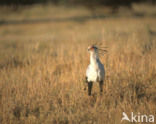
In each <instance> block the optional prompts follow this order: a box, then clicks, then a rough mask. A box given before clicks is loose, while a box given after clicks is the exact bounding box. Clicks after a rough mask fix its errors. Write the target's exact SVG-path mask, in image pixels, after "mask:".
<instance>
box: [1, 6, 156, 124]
mask: <svg viewBox="0 0 156 124" xmlns="http://www.w3.org/2000/svg"><path fill="white" fill-rule="evenodd" d="M0 9H1V11H0V22H1V23H0V123H1V124H120V123H121V118H122V112H126V113H127V114H128V115H130V113H131V112H134V113H136V114H138V113H141V114H146V115H150V114H152V115H154V116H155V122H156V16H155V13H156V9H154V7H153V8H152V7H149V6H145V5H141V6H139V7H138V6H137V5H134V8H133V11H132V12H131V11H130V10H127V9H125V8H121V9H120V10H119V12H118V13H116V14H112V13H111V12H110V10H109V9H108V8H106V9H95V10H94V12H91V11H90V10H88V9H86V8H85V7H64V6H58V7H54V6H52V5H47V6H46V5H45V6H41V5H34V6H30V7H24V8H19V9H18V10H16V11H13V10H11V9H8V8H7V7H1V8H0ZM138 13H139V14H138ZM140 13H141V14H140ZM102 14H104V15H102ZM95 42H99V43H102V44H103V46H107V47H108V49H107V50H108V53H107V54H105V55H104V56H101V57H100V59H101V61H102V63H103V64H104V65H105V69H106V79H105V83H104V93H103V94H102V95H100V94H99V87H98V85H97V84H96V83H95V84H94V86H93V93H92V96H90V97H89V96H88V95H87V92H86V91H84V90H83V88H84V79H85V71H86V68H87V65H88V64H89V53H88V52H87V47H88V45H90V44H93V43H95ZM122 124H128V122H127V121H123V122H122Z"/></svg>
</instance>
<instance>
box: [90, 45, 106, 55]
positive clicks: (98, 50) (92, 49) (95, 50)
mask: <svg viewBox="0 0 156 124" xmlns="http://www.w3.org/2000/svg"><path fill="white" fill-rule="evenodd" d="M105 48H107V47H101V48H99V47H97V46H95V45H90V46H89V47H88V51H89V52H90V53H95V54H104V53H106V52H107V50H105Z"/></svg>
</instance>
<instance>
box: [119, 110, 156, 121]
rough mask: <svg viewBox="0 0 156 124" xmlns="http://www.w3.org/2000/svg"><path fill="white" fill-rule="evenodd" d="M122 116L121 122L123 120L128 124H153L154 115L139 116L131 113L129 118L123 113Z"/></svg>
mask: <svg viewBox="0 0 156 124" xmlns="http://www.w3.org/2000/svg"><path fill="white" fill-rule="evenodd" d="M122 115H123V117H122V119H121V122H122V121H124V120H125V121H129V122H152V123H154V115H146V114H143V115H141V114H140V113H138V114H134V113H133V112H131V116H130V118H129V117H128V115H127V114H126V113H125V112H123V113H122Z"/></svg>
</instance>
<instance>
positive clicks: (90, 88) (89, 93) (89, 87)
mask: <svg viewBox="0 0 156 124" xmlns="http://www.w3.org/2000/svg"><path fill="white" fill-rule="evenodd" d="M92 86H93V82H88V95H89V96H90V95H91V92H92Z"/></svg>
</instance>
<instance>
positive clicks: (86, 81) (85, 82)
mask: <svg viewBox="0 0 156 124" xmlns="http://www.w3.org/2000/svg"><path fill="white" fill-rule="evenodd" d="M87 79H88V78H87V77H86V78H85V81H84V90H86V87H87V84H88V80H87Z"/></svg>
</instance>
